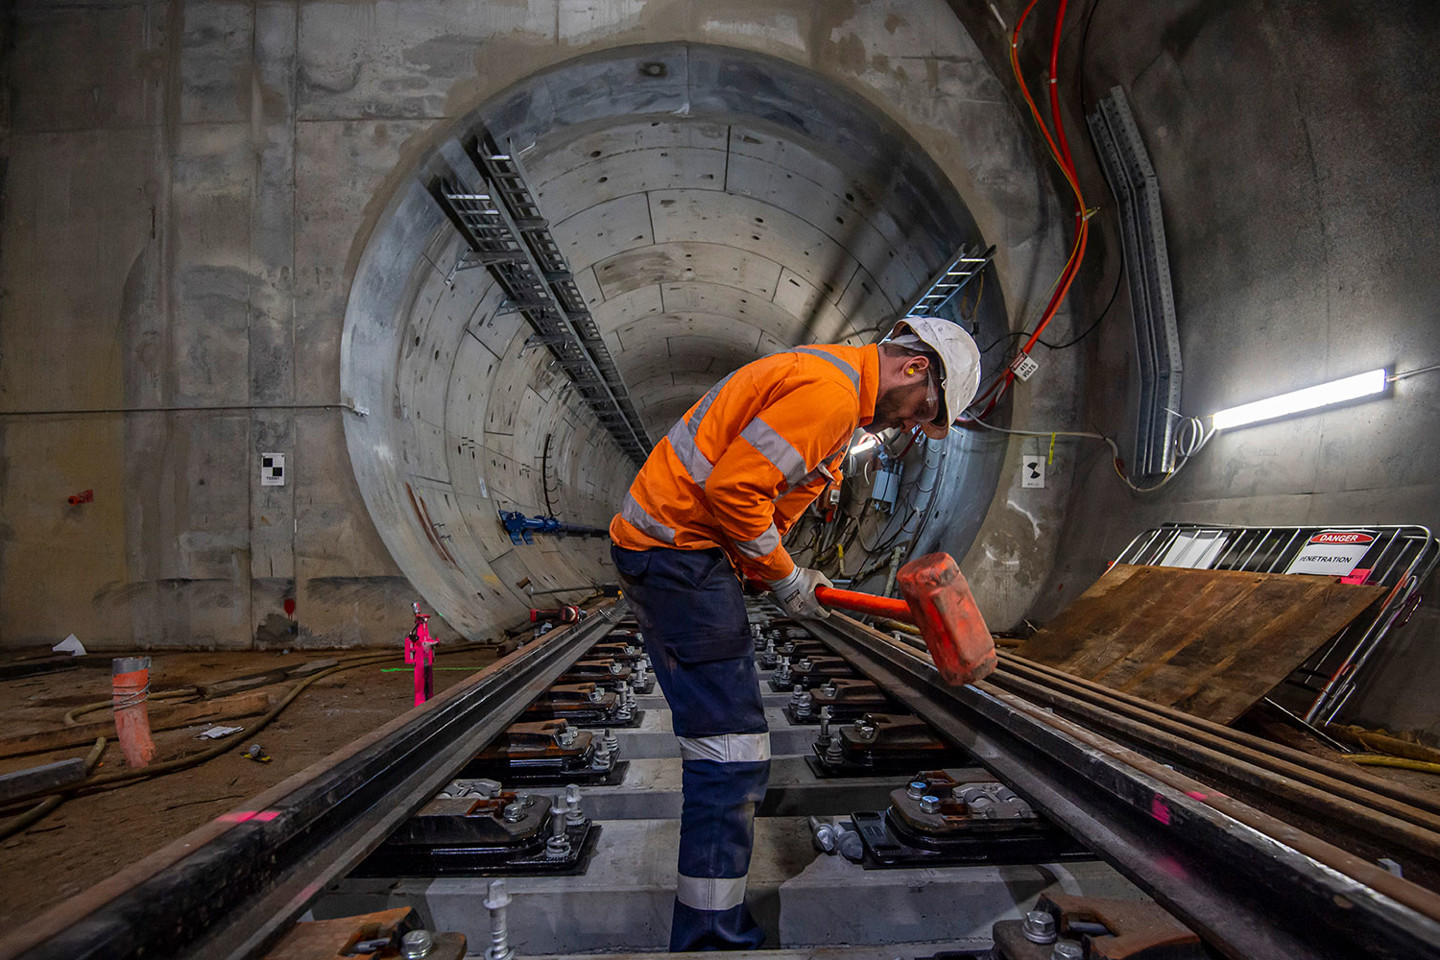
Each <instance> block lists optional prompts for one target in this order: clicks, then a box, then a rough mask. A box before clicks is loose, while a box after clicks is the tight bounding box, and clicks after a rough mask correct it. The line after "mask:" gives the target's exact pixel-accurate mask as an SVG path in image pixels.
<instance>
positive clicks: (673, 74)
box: [341, 44, 1003, 632]
mask: <svg viewBox="0 0 1440 960" xmlns="http://www.w3.org/2000/svg"><path fill="white" fill-rule="evenodd" d="M485 132H488V133H489V134H490V135H491V136H492V137H493V138H494V140H495V141H496V142H497V143H498V144H500V145H501V147H502V149H507V148H508V149H509V150H510V151H511V152H512V153H513V154H515V155H516V156H518V157H519V158H520V160H521V162H522V163H523V165H524V167H525V170H526V178H527V181H528V183H529V186H530V188H531V190H532V192H533V194H534V196H535V198H536V200H537V202H538V204H539V206H540V208H541V211H542V213H543V214H544V216H545V218H546V219H547V220H548V221H549V224H550V230H551V232H552V234H553V236H554V237H555V239H556V241H557V242H558V243H559V246H560V248H561V250H562V251H563V252H564V254H565V256H566V258H567V259H568V261H569V264H570V267H571V270H572V271H573V273H574V275H575V278H576V283H577V285H578V287H579V288H580V290H581V292H582V293H583V295H584V297H585V299H586V302H587V304H588V306H589V309H590V310H591V312H592V315H593V316H594V318H595V320H596V323H597V325H598V326H599V328H600V330H601V331H602V333H603V334H604V336H605V339H606V342H607V344H608V346H609V349H610V351H611V354H612V357H613V359H614V360H615V363H616V365H617V367H618V369H619V371H620V373H621V375H622V377H623V378H624V380H625V382H626V384H627V385H628V387H629V389H630V392H631V396H632V399H633V400H634V401H635V403H636V405H637V407H638V409H639V410H640V413H641V416H642V417H643V419H644V422H645V425H646V428H647V430H648V431H649V433H650V434H651V436H652V438H658V437H660V436H663V434H664V433H665V431H666V430H667V429H668V428H669V427H670V425H671V424H672V423H673V422H674V420H675V419H676V418H677V417H678V416H680V415H681V414H682V413H683V412H684V410H685V409H686V408H687V407H688V406H689V405H690V404H691V403H693V402H694V400H695V399H697V398H698V397H699V396H700V395H701V394H703V393H704V391H705V390H706V389H708V388H709V387H710V385H712V384H713V383H714V382H715V381H717V380H719V379H720V378H721V377H722V376H724V375H725V374H726V373H727V372H729V371H730V370H733V369H735V368H736V367H738V366H740V365H742V364H744V363H746V362H748V361H750V360H753V359H755V358H757V357H759V356H762V355H765V354H769V353H773V352H776V351H779V350H783V349H787V348H789V347H791V346H794V345H796V344H801V343H810V342H830V341H839V340H845V339H850V340H852V341H853V342H857V343H858V342H868V341H869V340H871V339H873V338H874V337H875V336H876V334H877V333H878V332H880V330H881V328H883V327H885V326H888V323H889V321H891V320H892V319H893V318H894V317H895V315H896V313H897V311H898V310H900V309H901V308H902V307H903V306H904V305H905V303H906V302H907V301H908V300H909V299H910V298H912V297H914V296H915V295H916V294H917V293H918V292H919V291H920V290H921V288H922V287H923V286H924V284H925V282H926V280H927V279H928V278H929V276H930V275H931V274H932V273H933V272H934V271H935V270H936V269H937V268H939V267H941V266H943V265H944V263H945V262H946V261H947V260H948V258H949V257H950V256H952V255H953V253H954V251H955V249H956V248H957V247H958V246H959V245H960V244H961V243H962V242H969V243H978V242H981V241H982V238H981V237H980V236H979V234H978V230H977V229H976V228H975V225H974V221H973V219H972V218H971V216H970V214H969V212H968V211H967V210H966V209H965V208H964V206H963V204H962V203H961V201H960V199H959V197H958V195H957V194H956V192H955V191H954V189H953V188H952V187H951V186H950V184H949V182H948V181H947V180H946V178H945V176H944V175H943V173H942V172H941V171H940V170H939V168H938V167H937V166H936V165H935V164H934V163H933V161H932V160H931V159H930V158H929V157H928V156H927V155H926V154H925V153H924V151H923V150H922V149H921V148H920V147H919V146H918V145H917V144H916V143H915V142H914V141H913V140H912V139H911V138H910V137H909V136H908V135H907V134H906V133H905V132H904V131H903V130H902V129H901V128H900V127H899V126H898V125H896V124H895V123H894V122H893V121H891V120H889V119H888V118H887V117H885V116H884V114H882V113H881V112H880V111H878V110H877V109H875V108H874V107H873V106H871V105H869V104H868V103H866V102H865V101H863V100H861V99H860V98H858V97H857V96H855V95H854V94H852V93H850V92H848V91H846V90H844V89H842V88H840V87H838V86H836V85H834V84H833V83H831V82H829V81H827V80H825V79H824V78H822V77H820V76H819V75H817V74H814V73H811V72H809V71H807V70H804V69H802V68H799V67H796V66H794V65H793V64H789V63H786V62H784V61H780V60H775V59H773V58H769V57H764V56H762V55H758V54H753V53H748V52H744V51H739V50H734V49H729V48H718V47H702V46H694V45H680V44H671V45H663V46H657V47H644V48H628V49H625V50H619V51H609V52H607V53H605V54H601V55H597V56H594V57H589V58H582V59H578V60H573V61H569V62H567V63H564V64H561V65H560V66H558V67H555V68H552V69H550V70H547V71H545V72H543V73H540V74H537V75H535V76H533V77H531V78H529V79H527V80H525V81H522V82H521V83H519V84H517V85H516V86H514V87H512V88H510V89H509V90H507V91H505V92H504V93H502V94H500V95H499V96H497V97H495V98H492V99H491V100H490V101H488V102H487V103H486V104H484V105H483V106H482V107H481V108H480V109H479V110H477V111H476V113H475V114H473V115H471V116H470V117H467V118H466V119H465V120H463V121H461V122H460V123H459V124H458V125H457V126H456V128H455V130H454V131H453V136H452V138H451V139H449V140H447V141H445V142H443V143H441V144H440V145H439V146H438V147H437V148H436V149H435V150H434V151H432V153H431V155H430V156H429V157H427V158H426V159H425V160H424V161H423V162H422V163H421V164H419V165H418V167H417V169H416V171H415V173H414V175H413V179H412V180H410V181H409V183H408V184H407V185H406V186H404V187H402V189H401V190H400V191H399V192H398V193H397V195H396V196H395V198H394V199H393V200H392V202H391V204H390V207H389V209H388V210H387V211H386V213H385V214H384V215H383V216H382V218H381V221H380V222H379V224H378V225H377V226H376V228H375V230H374V232H373V233H372V235H371V237H370V240H369V242H368V244H367V247H366V251H365V254H364V256H363V257H362V260H361V263H360V266H359V268H358V270H357V274H356V278H355V281H354V284H353V285H352V293H351V299H350V303H349V306H348V309H347V317H346V334H345V350H344V356H343V358H342V372H341V376H342V389H344V390H345V392H346V393H347V395H349V396H351V397H353V398H354V400H355V402H356V403H357V404H360V405H362V406H364V407H365V408H366V409H368V410H370V411H372V413H371V415H369V416H367V417H365V418H362V419H358V420H352V421H351V422H350V423H347V438H348V440H349V445H350V450H351V456H352V461H353V463H354V465H355V469H356V475H357V478H358V479H359V483H360V487H361V491H362V493H363V494H364V496H365V498H366V502H367V505H368V506H369V507H370V509H371V513H372V516H373V518H374V519H375V521H376V526H377V528H378V529H379V530H380V531H381V534H382V537H384V539H385V540H386V543H387V545H388V546H389V547H390V548H391V551H392V554H393V555H394V556H395V558H396V560H397V562H399V563H400V566H401V567H402V569H404V570H405V572H406V574H407V575H408V576H409V577H410V578H411V580H412V581H413V582H415V583H416V585H417V586H420V587H421V589H422V590H424V591H425V592H426V595H427V598H430V599H431V600H432V602H434V603H435V604H436V606H437V607H438V608H440V609H442V611H444V612H445V613H446V614H447V616H449V617H450V618H451V619H452V621H456V622H457V625H459V626H461V628H462V629H465V624H464V618H463V616H460V615H459V611H458V610H456V611H453V612H452V610H449V609H446V606H447V605H451V606H452V607H453V606H465V605H467V604H473V602H474V601H473V600H471V599H467V598H473V597H477V596H478V597H480V598H481V599H482V600H485V601H488V600H491V599H497V598H498V594H497V593H496V592H495V590H494V589H489V590H488V591H487V588H483V587H482V588H481V589H479V590H475V589H474V586H475V584H476V583H480V582H484V583H488V584H490V587H491V588H497V587H498V588H504V587H507V586H509V585H513V584H515V583H517V582H520V581H521V580H525V579H529V580H531V582H537V581H538V582H553V581H554V580H555V579H561V580H563V579H565V578H566V577H567V576H568V577H570V578H571V579H575V578H576V577H581V576H583V575H584V574H585V572H586V571H585V570H583V569H576V570H567V571H563V572H561V573H555V574H552V575H549V576H543V577H527V576H526V575H525V574H523V573H522V572H520V571H511V572H508V573H502V574H501V575H500V576H498V577H496V576H493V575H492V568H496V567H499V566H505V565H506V564H514V563H517V562H519V561H517V560H515V558H514V557H513V556H507V554H508V553H509V544H508V542H506V541H504V540H503V534H501V537H502V539H501V541H500V542H498V543H492V542H491V541H493V540H494V539H495V534H496V529H495V526H496V524H495V512H494V511H495V506H496V501H499V502H502V503H505V504H507V505H508V506H511V507H515V508H519V509H522V510H525V511H526V512H542V511H544V512H549V510H550V509H552V508H553V509H555V511H556V512H557V513H559V512H561V509H562V508H563V509H564V511H565V512H567V513H568V514H569V517H568V518H567V519H570V520H572V522H573V521H574V520H576V519H577V518H578V519H580V520H581V522H589V523H595V524H598V525H603V524H604V523H605V522H607V521H608V517H609V515H610V513H611V512H612V511H613V509H614V505H615V503H617V502H618V500H619V498H620V497H621V496H622V495H623V493H624V489H625V487H626V486H627V485H628V483H629V481H630V477H631V476H632V475H633V465H631V464H629V463H628V461H626V460H625V459H624V458H623V457H622V456H620V454H619V450H618V448H617V447H615V446H614V444H613V442H612V441H610V439H609V437H608V436H607V435H606V434H605V433H604V431H603V430H601V429H600V428H599V427H598V424H597V423H596V422H595V421H594V420H593V418H592V419H590V420H588V421H586V420H585V419H584V417H583V416H581V415H580V412H579V402H578V400H577V399H575V396H574V393H573V391H571V392H570V393H569V395H568V398H567V392H566V390H565V386H564V383H563V382H562V381H561V377H560V375H559V373H558V372H557V371H556V370H555V369H554V368H553V367H551V365H550V364H549V363H548V362H547V361H548V355H547V354H546V353H545V351H544V349H543V348H530V349H527V348H526V347H525V340H526V339H527V337H528V335H529V333H530V331H529V328H528V327H527V326H525V324H524V323H523V321H522V320H521V319H520V318H519V317H518V316H517V315H516V314H514V313H513V312H508V311H507V310H506V307H505V304H504V302H503V299H504V298H503V295H502V292H501V290H500V288H499V287H498V285H497V284H495V282H494V281H493V278H491V277H490V276H489V272H488V271H487V270H485V269H483V268H472V269H468V270H462V271H459V272H454V271H453V270H452V269H451V268H452V267H453V265H455V264H456V263H457V261H459V259H460V258H461V256H462V254H463V253H464V252H465V250H466V248H465V247H464V244H463V241H462V240H461V238H460V236H459V234H458V233H457V232H456V231H455V230H454V229H453V227H452V226H451V224H450V223H449V221H448V220H446V219H445V218H444V216H443V214H442V213H441V211H440V208H439V205H438V204H437V203H436V201H435V200H434V198H433V196H432V195H431V193H430V188H431V186H432V185H433V184H434V182H435V180H436V178H437V177H439V176H442V175H450V174H456V173H458V174H461V175H462V179H466V178H468V179H469V180H470V182H471V185H472V186H474V187H476V188H483V184H481V183H480V182H479V181H478V180H477V179H476V171H475V170H474V167H473V165H471V164H470V163H469V161H468V158H467V157H466V154H465V149H464V147H463V146H462V144H463V142H464V141H465V140H466V139H467V138H471V137H474V136H475V135H477V134H480V133H485ZM1000 322H1002V323H1003V320H1002V321H1000ZM472 341H473V342H472ZM476 344H481V345H483V349H481V348H479V347H477V346H476ZM585 414H586V415H587V416H588V411H586V412H585ZM587 423H588V426H587V425H586V424H587ZM552 435H553V437H554V438H556V441H557V443H558V445H559V446H558V449H555V450H553V451H552V452H551V454H550V455H549V457H547V463H546V464H541V463H540V462H539V459H540V456H541V450H540V444H541V440H542V438H543V437H549V436H552ZM482 453H483V455H482ZM552 471H553V473H554V475H555V484H556V488H555V493H556V498H558V499H559V501H560V504H561V506H559V507H557V506H555V505H554V503H553V502H549V501H550V500H552V499H554V498H550V497H549V494H550V493H551V489H550V487H549V486H543V485H544V484H549V483H550V479H549V478H550V476H551V473H552ZM537 475H543V477H544V479H543V480H541V481H540V482H537ZM542 486H543V489H542ZM427 489H428V491H429V492H428V493H427V492H426V490H427ZM417 491H419V492H418V493H417ZM475 493H478V494H479V495H478V496H475V495H474V494H475ZM452 495H453V496H452ZM542 496H543V497H544V498H545V499H546V502H544V503H543V505H542ZM417 498H418V499H417ZM441 498H443V501H444V503H445V504H447V505H449V506H450V507H452V508H453V509H452V510H451V511H450V512H447V515H446V517H445V519H443V520H440V519H437V518H436V513H437V511H439V510H440V509H441V508H440V507H438V506H437V505H436V504H437V501H438V500H440V499H441ZM427 528H428V529H427ZM437 531H439V532H437ZM461 531H463V534H462V532H461ZM472 539H473V541H474V549H473V550H467V549H466V548H465V542H466V541H467V540H472ZM534 556H537V555H529V554H527V555H525V557H524V561H523V562H525V563H530V562H531V560H532V559H533V557H534ZM472 557H473V559H472ZM556 562H557V563H559V562H561V561H558V560H557V561H556ZM565 562H568V563H571V564H574V563H576V562H577V561H574V560H573V559H571V560H569V561H565ZM580 566H581V567H584V566H585V563H584V562H580ZM592 572H593V571H592ZM436 577H438V578H439V579H440V580H443V581H445V582H447V583H448V584H449V585H450V587H451V589H449V590H443V589H432V587H433V583H434V581H435V579H436ZM491 581H496V582H495V583H491ZM445 597H451V598H453V604H450V603H448V602H447V601H446V600H445V599H444V598H445ZM472 632H473V631H472Z"/></svg>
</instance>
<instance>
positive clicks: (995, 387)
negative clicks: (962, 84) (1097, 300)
mask: <svg viewBox="0 0 1440 960" xmlns="http://www.w3.org/2000/svg"><path fill="white" fill-rule="evenodd" d="M1038 2H1039V0H1030V3H1029V4H1028V5H1027V6H1026V7H1025V11H1024V12H1023V13H1022V14H1021V15H1020V19H1019V20H1018V21H1017V22H1016V24H1015V30H1014V32H1013V33H1012V34H1011V36H1010V67H1011V70H1012V71H1013V72H1014V74H1015V82H1016V84H1018V85H1019V87H1020V92H1021V94H1022V95H1023V96H1024V98H1025V103H1026V105H1027V106H1028V107H1029V108H1030V115H1031V117H1032V118H1033V119H1034V121H1035V126H1036V127H1037V128H1038V129H1039V130H1040V134H1041V136H1042V137H1044V139H1045V144H1046V146H1047V147H1049V149H1050V155H1051V156H1052V157H1053V158H1054V159H1055V163H1056V165H1057V166H1058V167H1059V168H1060V172H1061V173H1062V174H1064V176H1065V180H1066V182H1067V183H1068V184H1069V185H1070V189H1071V191H1072V192H1073V193H1074V194H1075V241H1074V243H1073V244H1072V245H1071V248H1070V256H1069V258H1068V259H1067V260H1066V261H1065V269H1064V270H1063V271H1062V272H1061V274H1060V278H1059V279H1058V280H1057V281H1056V284H1055V290H1054V292H1053V293H1052V295H1051V297H1050V300H1049V302H1048V303H1047V304H1046V305H1045V310H1044V311H1043V312H1042V313H1041V315H1040V321H1039V323H1037V324H1036V326H1035V330H1034V332H1032V333H1031V334H1030V337H1029V338H1028V339H1027V340H1026V341H1025V345H1024V346H1023V347H1022V348H1021V353H1025V354H1028V353H1029V352H1030V350H1031V349H1033V348H1034V346H1035V344H1036V343H1037V342H1038V341H1039V340H1040V335H1041V334H1042V333H1043V332H1044V331H1045V327H1046V326H1047V325H1048V324H1049V323H1050V321H1051V320H1052V319H1053V318H1054V316H1055V314H1056V313H1058V312H1059V309H1060V305H1061V304H1062V303H1063V302H1064V301H1065V297H1066V296H1067V295H1068V294H1069V292H1070V286H1071V284H1073V283H1074V282H1075V277H1076V276H1078V275H1079V272H1080V264H1081V263H1082V262H1083V261H1084V259H1085V250H1086V247H1087V246H1088V240H1089V233H1090V223H1089V218H1088V217H1087V216H1086V214H1085V197H1084V195H1083V193H1082V192H1081V190H1080V178H1079V174H1078V173H1077V172H1076V170H1075V160H1074V158H1073V157H1072V156H1071V154H1070V143H1069V140H1068V139H1067V138H1066V136H1065V125H1064V123H1062V122H1061V117H1060V90H1059V87H1060V83H1059V72H1060V71H1059V61H1060V41H1061V37H1062V35H1063V29H1064V20H1065V8H1066V6H1067V4H1068V0H1059V4H1058V6H1057V8H1056V11H1055V28H1054V31H1053V33H1052V35H1051V39H1050V73H1049V76H1048V77H1047V82H1048V85H1049V87H1050V116H1051V119H1052V121H1053V122H1054V124H1055V135H1054V136H1053V137H1052V136H1051V134H1050V129H1049V128H1048V127H1047V126H1046V125H1045V120H1044V118H1042V117H1041V115H1040V108H1039V107H1038V106H1037V105H1036V103H1035V99H1034V98H1033V97H1032V96H1031V95H1030V88H1029V86H1028V85H1027V84H1026V83H1025V78H1024V75H1023V74H1022V73H1021V71H1020V56H1019V49H1020V33H1021V31H1022V30H1023V29H1024V27H1025V21H1026V20H1027V19H1028V18H1029V17H1030V13H1031V11H1032V10H1034V9H1035V5H1036V3H1038ZM1014 381H1015V372H1014V370H1010V369H1007V370H1006V371H1005V373H1004V375H1003V376H1001V377H1000V378H998V379H996V380H995V381H994V382H993V383H991V385H990V386H989V387H988V388H986V390H985V391H984V392H983V393H981V394H980V395H979V396H978V397H976V398H975V400H974V401H972V405H973V404H974V403H979V402H981V401H983V400H985V399H986V398H987V397H989V402H988V403H987V404H986V406H985V409H984V410H982V411H981V412H980V413H979V414H978V415H977V416H976V417H975V419H984V418H985V417H986V416H987V415H988V414H989V413H990V412H991V411H992V410H994V409H995V405H996V404H997V403H999V402H1000V398H1001V397H1002V396H1004V394H1005V391H1006V390H1008V389H1009V387H1010V385H1011V384H1012V383H1014ZM992 394H993V396H992Z"/></svg>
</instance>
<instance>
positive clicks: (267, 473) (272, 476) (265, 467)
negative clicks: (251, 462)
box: [260, 453, 285, 487]
mask: <svg viewBox="0 0 1440 960" xmlns="http://www.w3.org/2000/svg"><path fill="white" fill-rule="evenodd" d="M260 486H262V487H283V486H285V454H283V453H262V454H260Z"/></svg>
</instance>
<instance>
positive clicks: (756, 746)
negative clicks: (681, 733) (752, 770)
mask: <svg viewBox="0 0 1440 960" xmlns="http://www.w3.org/2000/svg"><path fill="white" fill-rule="evenodd" d="M676 739H677V740H679V741H680V756H681V757H682V758H683V759H685V760H714V761H716V762H718V763H759V762H760V761H762V760H769V759H770V734H768V733H722V734H720V735H719V736H715V737H677V738H676Z"/></svg>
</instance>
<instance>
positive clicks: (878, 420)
mask: <svg viewBox="0 0 1440 960" xmlns="http://www.w3.org/2000/svg"><path fill="white" fill-rule="evenodd" d="M926 388H927V387H926V384H923V383H919V384H911V385H910V386H906V387H891V388H890V389H889V390H887V391H885V392H884V393H882V394H881V395H880V396H878V397H876V398H875V416H874V418H873V419H872V420H871V421H870V425H869V427H868V428H867V429H869V430H870V432H871V433H874V432H876V431H878V430H889V429H891V428H893V427H898V426H900V418H899V416H898V414H899V412H900V410H901V409H902V408H904V407H906V406H908V405H909V404H910V402H911V399H912V398H913V396H914V395H915V394H917V393H922V392H924V391H925V390H926Z"/></svg>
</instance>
